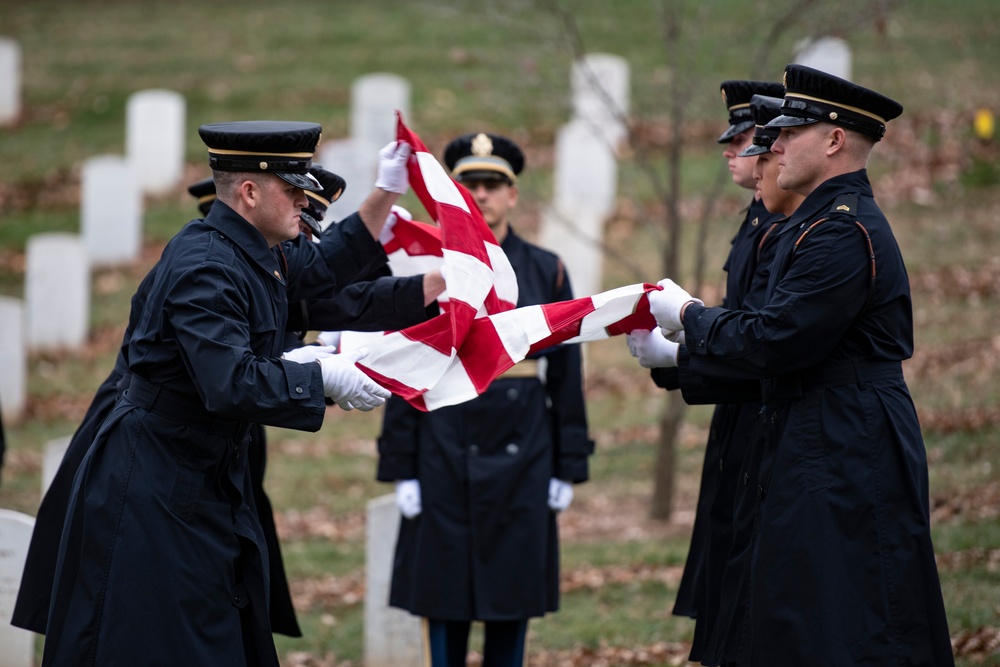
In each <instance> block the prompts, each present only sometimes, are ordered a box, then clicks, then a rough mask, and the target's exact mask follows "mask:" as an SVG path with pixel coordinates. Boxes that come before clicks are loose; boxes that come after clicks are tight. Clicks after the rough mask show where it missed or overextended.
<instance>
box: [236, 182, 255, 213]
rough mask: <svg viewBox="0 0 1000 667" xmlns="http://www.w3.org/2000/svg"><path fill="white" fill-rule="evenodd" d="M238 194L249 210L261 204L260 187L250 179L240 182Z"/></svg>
mask: <svg viewBox="0 0 1000 667" xmlns="http://www.w3.org/2000/svg"><path fill="white" fill-rule="evenodd" d="M238 193H239V197H240V199H241V200H242V201H243V203H244V204H245V205H246V206H248V207H249V208H253V207H255V206H256V205H257V204H259V203H260V194H261V192H260V187H259V186H258V185H257V183H256V182H254V181H252V180H250V179H249V178H248V179H246V180H244V181H242V182H240V185H239V190H238Z"/></svg>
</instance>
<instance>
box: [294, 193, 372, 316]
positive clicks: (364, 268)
mask: <svg viewBox="0 0 1000 667" xmlns="http://www.w3.org/2000/svg"><path fill="white" fill-rule="evenodd" d="M281 248H282V252H284V254H285V261H286V262H287V264H288V300H289V301H292V302H294V301H301V300H304V299H318V298H327V297H329V296H330V295H331V290H333V289H336V288H338V287H341V288H342V287H344V286H345V285H349V284H350V283H352V282H355V281H357V280H362V279H364V278H365V277H366V276H369V275H370V274H372V273H373V272H376V271H378V270H379V269H380V268H381V267H383V266H385V264H386V263H387V262H388V261H389V258H388V257H387V256H386V254H385V251H384V250H383V249H382V246H381V245H380V244H379V242H378V241H377V240H375V239H374V238H372V235H371V233H370V232H369V231H368V229H367V228H366V227H365V225H364V222H362V220H361V217H360V216H359V215H358V214H357V213H353V214H351V215H350V216H348V217H347V218H345V219H344V220H342V221H340V222H338V223H336V224H332V225H330V226H329V227H327V228H326V230H324V232H323V234H322V236H321V237H320V242H319V243H313V242H312V241H310V240H308V239H306V238H305V237H304V236H301V235H300V236H299V237H298V238H296V239H295V240H293V241H288V242H286V243H284V244H282V246H281ZM331 273H332V274H333V281H332V284H331V280H330V274H331Z"/></svg>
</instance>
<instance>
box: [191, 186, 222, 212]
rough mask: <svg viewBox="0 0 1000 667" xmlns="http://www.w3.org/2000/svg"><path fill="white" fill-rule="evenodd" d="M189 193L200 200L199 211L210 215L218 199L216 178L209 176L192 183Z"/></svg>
mask: <svg viewBox="0 0 1000 667" xmlns="http://www.w3.org/2000/svg"><path fill="white" fill-rule="evenodd" d="M188 194H190V195H191V196H192V197H194V198H195V199H197V200H198V211H199V212H201V214H202V215H208V212H209V210H211V208H212V204H213V203H214V202H215V199H216V194H215V180H214V179H212V178H211V177H209V178H203V179H201V180H200V181H198V182H197V183H192V184H191V185H189V186H188Z"/></svg>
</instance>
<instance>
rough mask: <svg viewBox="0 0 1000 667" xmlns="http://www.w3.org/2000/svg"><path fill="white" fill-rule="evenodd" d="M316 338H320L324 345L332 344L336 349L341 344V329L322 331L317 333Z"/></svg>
mask: <svg viewBox="0 0 1000 667" xmlns="http://www.w3.org/2000/svg"><path fill="white" fill-rule="evenodd" d="M316 340H318V341H319V342H320V343H321V344H323V345H330V346H332V347H333V348H334V349H336V347H337V346H338V345H340V332H339V331H320V332H319V334H317V335H316Z"/></svg>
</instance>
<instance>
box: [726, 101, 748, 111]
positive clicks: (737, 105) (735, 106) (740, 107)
mask: <svg viewBox="0 0 1000 667" xmlns="http://www.w3.org/2000/svg"><path fill="white" fill-rule="evenodd" d="M749 107H750V103H749V102H744V103H742V104H734V105H733V106H731V107H729V110H730V111H732V110H733V109H747V108H749Z"/></svg>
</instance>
